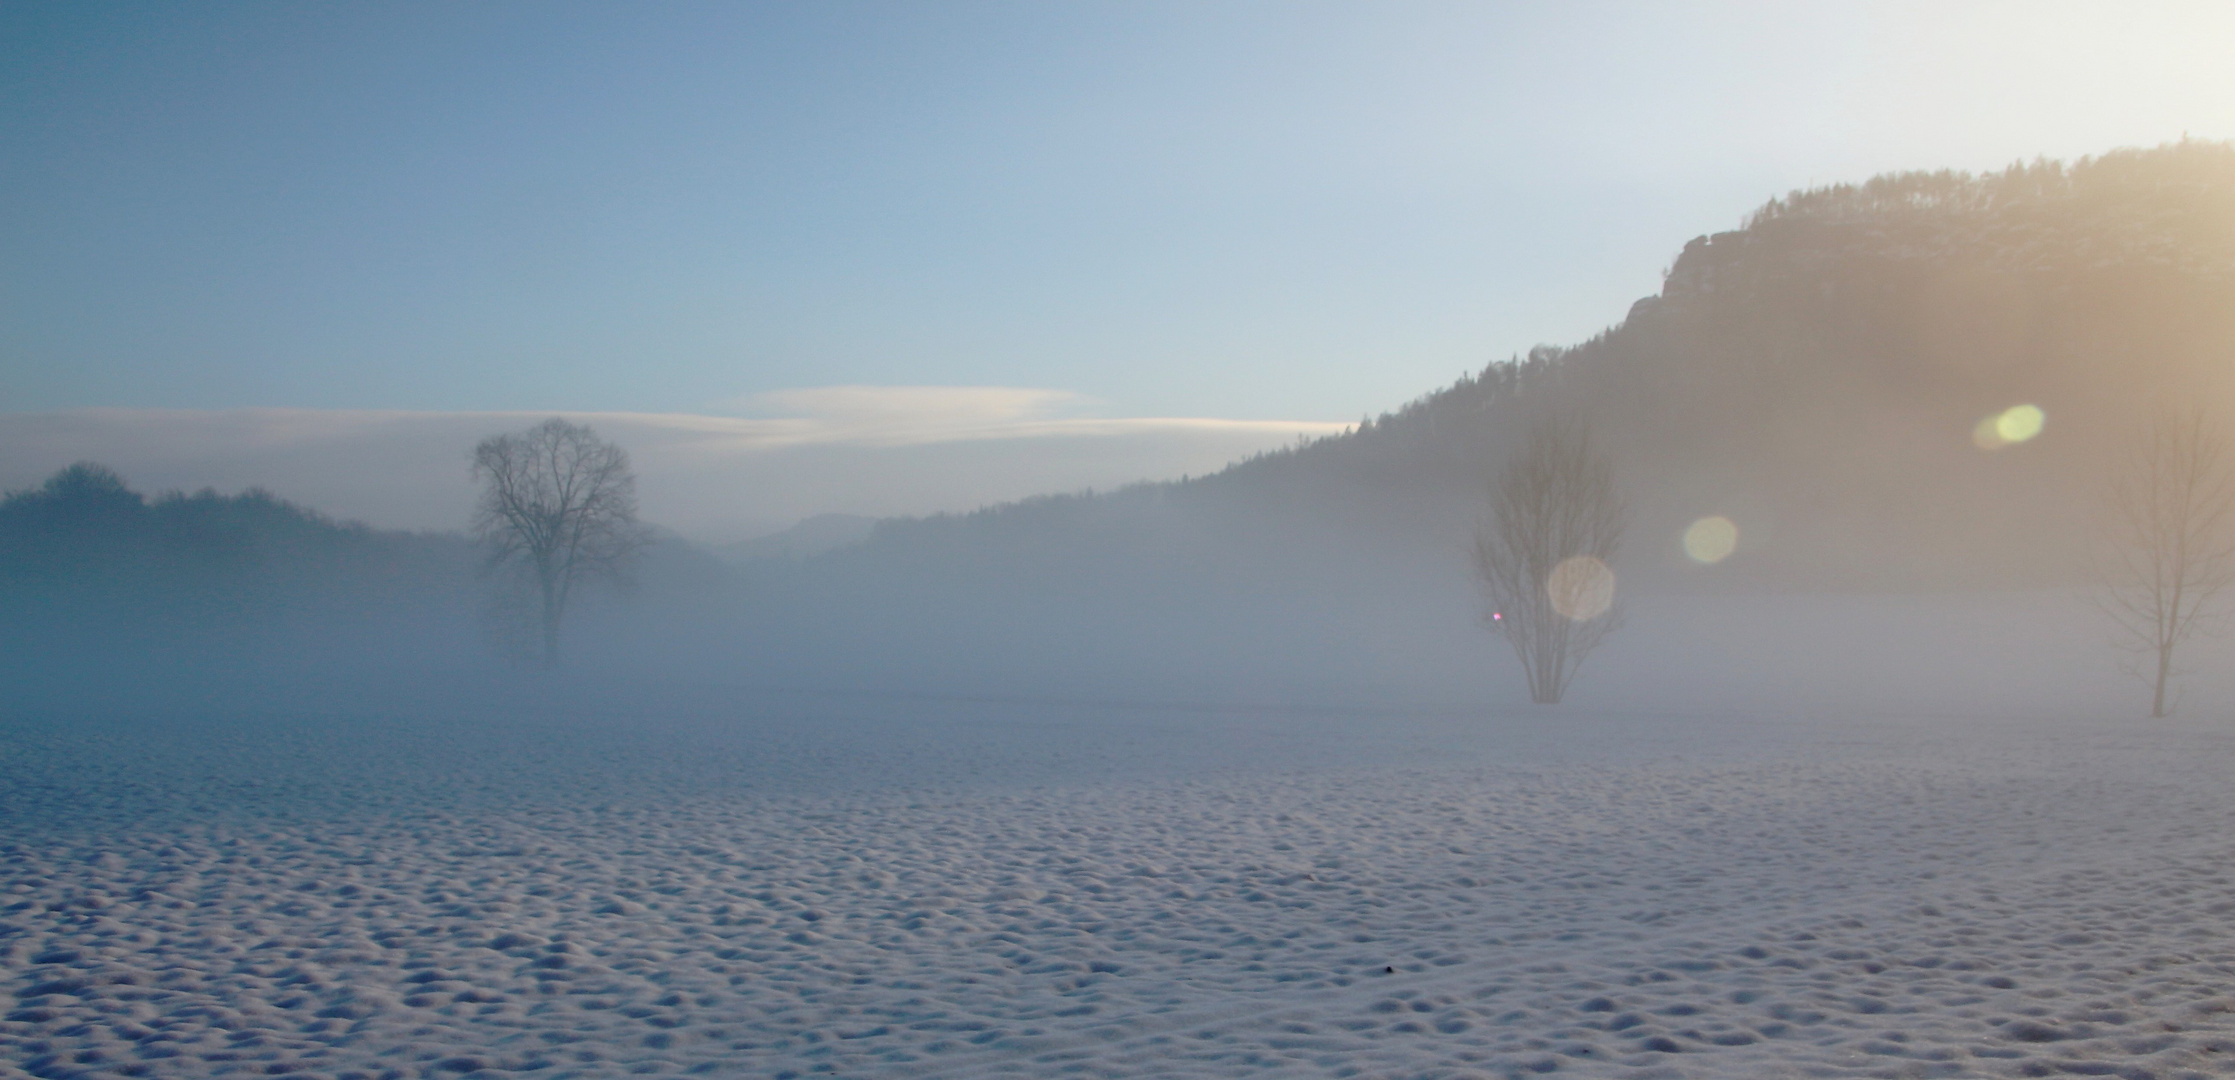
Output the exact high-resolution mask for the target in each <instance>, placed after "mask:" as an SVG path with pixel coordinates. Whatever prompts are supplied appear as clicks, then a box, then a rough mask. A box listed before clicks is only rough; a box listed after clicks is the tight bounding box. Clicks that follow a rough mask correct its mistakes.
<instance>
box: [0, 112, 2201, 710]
mask: <svg viewBox="0 0 2235 1080" xmlns="http://www.w3.org/2000/svg"><path fill="white" fill-rule="evenodd" d="M2231 357H2235V148H2230V147H2229V146H2226V145H2223V144H2215V143H2194V142H2186V143H2181V144H2177V145H2172V146H2167V147H2163V148H2160V149H2157V150H2153V151H2142V152H2120V153H2115V154H2111V155H2107V156H2105V157H2102V158H2098V159H2089V160H2083V161H2081V162H2079V163H2076V164H2073V165H2070V166H2064V165H2057V164H2054V163H2042V164H2036V165H2031V166H2023V167H2015V168H2013V169H2011V170H2009V171H2007V172H2004V173H2000V174H1994V175H1990V176H1986V177H1970V176H1963V175H1956V174H1947V173H1936V174H1902V175H1899V176H1890V177H1882V178H1879V179H1877V180H1873V181H1871V182H1869V183H1867V184H1864V185H1860V186H1839V187H1833V188H1826V189H1820V190H1816V191H1810V192H1801V193H1796V194H1794V195H1793V196H1791V197H1789V198H1786V199H1782V200H1777V201H1774V202H1772V203H1771V204H1769V205H1768V206H1766V207H1764V208H1763V209H1762V210H1761V211H1760V212H1758V213H1757V214H1755V215H1754V216H1753V217H1752V218H1751V219H1749V221H1748V223H1747V224H1746V227H1745V228H1743V229H1740V230H1737V231H1734V232H1729V233H1723V234H1718V235H1716V236H1714V237H1703V238H1701V239H1699V240H1695V241H1693V242H1692V243H1690V244H1689V245H1686V246H1685V247H1684V249H1683V251H1682V253H1681V254H1680V255H1679V256H1678V257H1677V259H1676V260H1675V262H1674V264H1673V265H1672V267H1671V269H1670V271H1669V273H1668V275H1667V280H1666V285H1665V287H1664V288H1663V290H1662V291H1661V293H1659V294H1658V295H1656V296H1654V297H1649V298H1647V299H1645V300H1641V301H1639V302H1638V303H1637V304H1636V305H1634V306H1633V307H1632V309H1631V310H1630V312H1629V314H1628V316H1627V318H1625V319H1624V320H1623V321H1622V322H1621V323H1620V324H1619V325H1617V326H1615V327H1614V328H1612V329H1610V330H1608V331H1607V332H1606V333H1604V334H1602V335H1600V336H1599V337H1597V338H1594V339H1593V340H1591V341H1589V342H1586V343H1584V344H1582V345H1579V346H1576V347H1574V348H1566V349H1556V348H1543V349H1539V350H1537V351H1535V352H1533V353H1532V354H1531V355H1530V356H1529V357H1527V358H1516V359H1515V360H1513V361H1509V362H1502V363H1496V364H1492V365H1490V366H1488V367H1487V368H1485V369H1484V370H1483V371H1482V372H1481V373H1480V374H1478V375H1476V376H1471V377H1468V378H1466V379H1462V380H1461V381H1459V382H1458V383H1455V384H1454V385H1452V386H1450V387H1447V388H1445V389H1443V390H1440V391H1437V392H1435V393H1433V394H1430V395H1428V396H1426V397H1423V398H1421V399H1419V400H1418V401H1416V402H1414V403H1412V404H1410V405H1408V406H1406V407H1405V408H1403V409H1401V410H1398V411H1396V412H1395V413H1392V414H1385V415H1383V416H1381V417H1378V418H1373V419H1369V420H1368V421H1367V422H1365V423H1363V424H1361V425H1360V426H1359V427H1357V428H1356V429H1354V430H1352V431H1350V432H1348V433H1346V434H1343V435H1339V436H1334V437H1330V438H1325V439H1321V440H1317V441H1314V442H1310V443H1307V444H1303V445H1300V446H1298V447H1297V448H1294V449H1291V450H1287V451H1281V452H1277V453H1272V454H1265V455H1260V456H1258V457H1256V458H1252V459H1250V460H1247V461H1243V462H1240V463H1237V464H1235V465H1234V466H1232V467H1230V468H1228V469H1226V470H1225V471H1223V472H1220V473H1217V474H1215V475H1212V476H1209V477H1203V478H1198V479H1192V480H1188V481H1182V482H1170V483H1152V484H1143V485H1138V486H1135V487H1131V488H1126V489H1123V490H1120V491H1116V492H1109V493H1102V494H1080V495H1059V496H1048V497H1042V498H1036V499H1028V500H1025V501H1023V502H1019V503H1011V504H1005V505H1001V506H997V507H991V508H987V509H985V510H981V511H977V512H974V513H969V514H959V515H948V516H939V517H932V518H924V519H906V520H889V521H884V522H879V523H877V524H876V525H875V526H874V527H873V528H871V529H868V530H867V537H866V539H857V538H858V537H859V535H860V533H861V531H862V530H860V529H858V528H853V527H852V525H853V523H849V529H848V532H847V535H845V536H841V537H836V538H835V539H833V538H821V539H815V538H807V539H814V540H815V542H813V543H807V542H806V540H802V541H801V544H799V545H796V546H795V545H792V544H790V543H789V542H788V541H771V542H768V543H763V544H759V545H743V546H741V547H739V549H738V550H737V551H733V552H730V553H728V554H729V555H730V556H731V558H730V559H729V560H727V561H725V560H724V559H722V558H717V557H716V556H715V555H714V554H712V553H709V552H706V551H703V550H700V549H696V548H693V547H691V546H690V545H688V544H685V543H683V542H681V541H680V540H676V539H672V538H669V539H665V540H661V541H660V542H658V543H656V544H654V545H652V546H651V547H650V548H648V549H647V550H645V551H644V552H643V553H642V556H641V558H640V559H638V560H637V562H636V564H635V565H634V566H633V568H632V570H631V572H630V573H629V574H627V575H626V579H625V580H622V581H617V582H609V583H603V584H600V585H599V586H597V587H596V588H592V589H589V590H588V591H586V592H584V593H583V594H582V595H581V596H580V597H578V598H577V599H576V601H575V602H574V604H573V605H572V608H571V610H570V611H569V613H568V616H567V619H566V622H565V627H564V633H563V638H562V641H563V645H562V659H563V663H562V665H561V666H560V667H558V668H557V669H555V670H539V669H533V668H520V667H516V666H512V665H510V664H508V663H507V662H506V661H505V660H504V659H502V658H501V656H500V654H499V651H498V650H496V649H494V648H492V647H491V644H490V643H491V641H492V640H493V639H494V636H496V635H497V634H498V633H499V632H500V631H501V630H502V629H503V628H502V627H501V626H498V625H495V623H496V622H498V621H501V619H502V618H503V615H502V613H501V611H500V610H498V608H497V607H495V606H493V605H492V603H491V601H490V597H491V595H492V589H493V587H494V586H493V581H492V577H491V575H490V574H489V573H488V572H487V570H486V568H485V566H484V554H485V553H484V552H482V551H480V550H478V549H477V548H476V547H475V545H474V544H473V543H471V542H469V541H468V540H467V539H466V538H464V536H463V535H460V534H406V533H396V532H384V531H380V530H375V529H370V528H366V527H363V526H359V525H351V524H341V523H336V522H333V521H330V520H328V519H326V518H323V517H321V516H320V515H318V514H316V513H315V512H313V511H310V510H305V509H302V508H298V507H295V506H292V505H290V504H287V503H285V502H284V501H282V500H280V499H278V498H276V497H273V496H270V495H266V494H263V493H251V494H249V495H245V496H220V495H216V494H214V493H203V494H200V495H166V496H158V497H154V498H150V497H149V496H146V495H144V494H141V493H136V492H133V491H131V490H129V489H128V487H126V486H125V484H124V482H123V480H122V479H121V478H118V477H115V476H114V475H113V474H109V473H106V472H104V471H102V470H98V469H80V470H73V471H71V472H68V473H65V474H62V475H59V476H57V477H56V478H55V479H54V480H53V481H51V482H49V483H48V484H47V485H46V486H45V487H43V488H40V489H35V490H31V491H25V492H19V493H17V494H15V495H13V496H10V497H9V500H8V502H7V503H6V505H5V506H4V507H0V581H4V582H5V585H6V592H5V594H4V597H0V606H4V610H5V618H4V623H0V625H4V629H0V633H4V634H5V635H6V643H5V644H6V649H5V659H4V660H0V663H4V664H5V665H6V666H7V679H8V682H9V683H10V685H11V686H12V687H13V688H14V690H13V693H14V695H15V696H16V697H17V699H18V700H25V701H28V700H33V699H59V700H69V699H82V698H84V697H85V696H86V695H93V696H101V695H110V696H116V695H127V696H129V695H143V696H148V697H150V698H151V699H160V698H163V697H164V696H166V695H180V694H185V695H192V694H209V693H213V692H218V693H224V694H280V693H283V692H284V693H297V692H303V693H308V692H311V691H313V690H315V689H316V688H319V687H342V688H354V689H344V690H335V691H334V692H336V693H363V694H371V695H375V696H377V695H378V694H380V693H384V692H388V691H389V690H392V689H394V688H395V687H398V686H410V687H412V688H413V689H414V691H415V692H429V690H430V688H435V687H443V686H455V687H473V688H476V689H474V690H473V692H474V693H481V692H485V691H490V690H491V688H497V689H499V690H501V689H502V688H506V687H513V688H523V689H522V692H547V691H548V688H549V687H552V686H575V687H582V686H588V685H592V684H598V685H605V686H610V687H613V688H617V691H625V692H626V693H631V694H642V695H658V694H661V693H663V692H679V691H677V688H681V687H690V688H692V691H691V692H693V693H697V692H700V691H702V690H706V689H708V688H715V689H718V688H723V687H730V688H736V689H737V690H738V691H740V692H744V691H748V690H750V691H755V692H758V691H767V690H784V691H800V692H813V693H847V694H860V693H870V694H886V695H934V696H937V695H947V696H964V697H988V698H999V697H1018V698H1032V699H1066V700H1095V701H1103V702H1144V703H1153V702H1228V703H1260V704H1279V705H1283V706H1290V707H1304V706H1310V707H1323V708H1331V709H1345V710H1367V711H1371V710H1375V709H1424V708H1432V709H1458V710H1468V709H1481V710H1493V709H1505V708H1509V707H1513V706H1516V705H1518V704H1519V703H1522V702H1525V701H1526V700H1527V696H1526V693H1525V692H1524V691H1523V690H1522V689H1521V686H1522V682H1521V677H1520V672H1519V671H1518V670H1517V665H1516V664H1515V663H1514V660H1513V657H1512V655H1511V652H1510V650H1509V649H1508V648H1507V647H1506V645H1505V643H1504V642H1502V641H1501V640H1499V639H1498V638H1497V637H1495V636H1493V635H1492V634H1490V633H1488V632H1486V631H1485V629H1484V628H1483V626H1482V619H1483V617H1484V615H1485V614H1486V613H1485V611H1484V610H1483V602H1482V600H1481V597H1480V595H1479V593H1478V590H1477V586H1476V582H1475V579H1474V577H1473V573H1472V570H1471V568H1470V564H1469V561H1468V550H1469V544H1470V541H1471V537H1472V535H1473V533H1474V530H1475V529H1476V528H1477V527H1478V525H1479V524H1480V523H1481V522H1482V520H1483V517H1484V514H1485V512H1486V508H1487V505H1488V503H1487V491H1488V485H1489V484H1490V482H1491V479H1492V478H1493V477H1494V476H1495V475H1496V474H1497V470H1498V469H1499V467H1500V465H1501V463H1502V462H1504V461H1505V460H1507V459H1509V458H1510V456H1511V455H1512V454H1513V453H1514V450H1515V447H1516V446H1517V445H1518V440H1520V439H1521V438H1523V437H1524V435H1525V433H1526V432H1527V431H1528V429H1529V427H1530V425H1531V423H1532V422H1534V421H1535V420H1538V419H1541V418H1544V417H1549V416H1567V417H1575V418H1580V419H1581V420H1582V421H1583V422H1585V423H1586V424H1587V425H1588V426H1589V428H1590V430H1591V431H1592V433H1593V436H1594V438H1595V439H1596V440H1597V441H1598V443H1599V444H1600V445H1602V446H1603V447H1604V448H1605V449H1606V450H1607V451H1608V453H1609V454H1610V455H1611V458H1612V460H1613V462H1614V464H1615V467H1616V470H1617V475H1618V478H1619V484H1620V487H1621V489H1622V491H1623V493H1624V497H1625V499H1626V501H1627V504H1628V509H1629V529H1628V532H1627V538H1626V541H1625V543H1624V546H1623V547H1622V549H1621V552H1620V555H1619V557H1618V558H1617V559H1616V560H1615V561H1614V567H1615V571H1616V574H1617V578H1618V583H1619V584H1618V596H1619V598H1620V600H1621V602H1622V606H1623V612H1624V623H1623V625H1622V626H1621V627H1620V629H1618V630H1617V631H1616V632H1615V633H1613V634H1612V636H1611V637H1609V638H1608V639H1607V643H1606V645H1605V646H1604V647H1603V648H1602V649H1601V650H1600V651H1598V652H1597V653H1596V654H1594V655H1591V656H1589V657H1588V658H1587V659H1586V660H1585V661H1584V663H1583V666H1582V668H1581V672H1580V675H1579V677H1578V679H1577V681H1576V683H1575V685H1574V694H1573V697H1572V701H1573V702H1574V703H1575V704H1576V706H1577V707H1578V708H1588V709H1600V710H1603V709H1641V710H1642V709H1656V710H1678V711H1682V710H1710V709H1731V708H1742V709H1754V708H1759V709H1783V710H1792V709H1810V708H1826V709H1841V710H1852V709H1866V710H1882V711H1913V712H1931V713H1946V714H1961V713H1979V712H1997V713H2010V712H2022V711H2028V710H2060V711H2073V710H2094V711H2098V712H2109V713H2112V714H2117V713H2120V712H2124V711H2132V710H2133V709H2134V708H2135V702H2136V701H2137V700H2138V695H2144V693H2145V691H2144V689H2143V688H2142V686H2141V684H2140V683H2137V682H2135V681H2133V680H2131V679H2129V678H2127V677H2126V676H2125V675H2124V674H2122V672H2121V664H2122V661H2125V660H2128V659H2131V658H2130V657H2128V656H2127V654H2124V653H2121V652H2120V651H2119V650H2118V649H2117V648H2116V647H2115V646H2114V644H2113V634H2112V632H2111V628H2110V627H2109V626H2108V625H2107V624H2106V622H2105V621H2104V619H2103V618H2102V616H2101V613H2100V612H2098V611H2096V610H2095V609H2094V608H2093V607H2092V606H2091V605H2090V602H2089V601H2090V597H2091V595H2093V592H2094V589H2095V587H2096V585H2097V581H2096V579H2095V578H2094V576H2092V572H2091V570H2090V566H2091V558H2092V557H2093V555H2094V553H2095V552H2096V551H2097V550H2098V549H2099V548H2100V545H2101V544H2102V542H2103V539H2104V533H2105V520H2104V514H2103V507H2104V493H2105V491H2106V489H2107V486H2108V485H2109V484H2110V482H2111V481H2112V480H2113V479H2115V478H2116V476H2117V473H2118V470H2119V468H2120V465H2119V463H2120V462H2121V461H2122V460H2123V459H2122V458H2121V454H2122V452H2123V448H2124V447H2126V446H2128V445H2130V444H2131V443H2132V442H2133V440H2134V439H2135V438H2136V437H2137V435H2138V433H2139V432H2140V431H2142V430H2143V429H2144V428H2146V426H2147V424H2148V423H2149V421H2150V418H2151V417H2152V416H2154V415H2158V414H2160V413H2162V412H2163V411H2164V410H2165V409H2166V408H2167V407H2168V406H2174V405H2177V406H2182V407H2203V408H2206V409H2218V408H2220V407H2223V406H2225V405H2227V404H2229V395H2230V391H2231V387H2230V384H2229V381H2228V378H2229V372H2230V371H2231V370H2235V368H2230V365H2229V362H2228V361H2229V359H2230V358H2231ZM2013 410H2019V411H2016V412H2013ZM2028 410H2030V411H2028ZM2004 417H2015V418H2017V421H2022V422H2004V423H2003V426H2002V427H2000V428H1998V427H1997V426H1996V424H1997V422H1998V419H2000V418H2004ZM1711 516H1712V517H1720V518H1723V519H1726V520H1727V521H1728V522H1729V523H1731V525H1733V526H1735V530H1736V531H1735V543H1732V544H1730V545H1728V550H1727V551H1723V550H1719V551H1718V553H1717V554H1718V558H1717V559H1716V561H1715V562H1713V563H1712V564H1709V563H1706V562H1703V561H1702V560H1701V559H1700V558H1699V557H1698V552H1697V550H1694V551H1692V552H1690V553H1687V549H1686V548H1685V546H1684V544H1683V542H1682V538H1683V536H1684V533H1685V531H1686V529H1687V527H1688V526H1690V525H1691V524H1692V523H1694V522H1696V521H1699V520H1701V519H1704V518H1708V517H1711ZM461 524H462V523H461ZM826 524H827V523H826ZM2229 659H2230V656H2229V655H2228V652H2227V649H2226V648H2225V646H2224V644H2221V643H2215V642H2212V641H2208V640H2203V639H2200V640H2199V641H2198V642H2197V643H2196V644H2195V645H2194V646H2192V647H2190V648H2189V649H2188V650H2187V652H2186V653H2184V655H2183V663H2182V665H2181V666H2182V667H2183V668H2184V669H2186V671H2187V673H2188V674H2187V678H2186V681H2185V683H2184V684H2183V685H2184V686H2185V687H2186V688H2187V691H2188V694H2189V697H2188V698H2187V699H2186V703H2187V708H2188V710H2189V712H2190V713H2191V714H2196V713H2201V712H2212V713H2213V714H2214V715H2217V712H2216V711H2215V710H2217V711H2224V708H2223V707H2222V706H2220V705H2219V704H2217V703H2221V702H2226V701H2229V700H2235V699H2231V698H2230V697H2229V695H2228V694H2227V693H2226V691H2227V689H2228V686H2227V685H2226V678H2225V676H2224V675H2222V674H2221V673H2223V672H2226V671H2228V670H2230V665H2229V664H2228V663H2227V661H2228V660H2229ZM213 688H214V689H213ZM288 688H293V689H288ZM460 692H465V691H463V690H461V691H460Z"/></svg>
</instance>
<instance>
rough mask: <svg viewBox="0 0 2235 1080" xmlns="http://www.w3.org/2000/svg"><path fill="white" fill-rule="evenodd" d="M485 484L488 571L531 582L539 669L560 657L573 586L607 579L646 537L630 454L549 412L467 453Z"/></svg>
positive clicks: (482, 519) (482, 518)
mask: <svg viewBox="0 0 2235 1080" xmlns="http://www.w3.org/2000/svg"><path fill="white" fill-rule="evenodd" d="M473 475H474V479H476V480H478V481H480V482H481V483H482V490H481V503H480V506H479V508H478V509H477V511H476V512H475V514H474V522H473V530H474V535H475V536H476V537H477V538H478V539H480V540H481V541H482V542H483V543H485V544H487V545H489V549H490V554H489V563H490V566H491V567H492V568H510V569H513V570H515V571H517V572H519V573H520V574H521V575H522V576H523V577H524V578H525V579H526V581H527V583H528V584H529V585H530V586H531V587H532V588H533V590H534V591H533V593H532V595H531V599H532V607H533V610H532V612H528V613H526V614H527V617H528V618H529V619H530V620H531V621H532V624H533V626H534V628H535V630H536V631H538V640H539V644H540V648H539V650H538V656H537V659H538V661H539V662H540V663H541V665H542V666H544V667H552V666H555V665H557V663H558V661H559V625H560V622H561V621H562V620H563V619H564V618H565V617H566V609H567V602H568V600H569V599H571V598H572V596H573V592H574V587H575V586H576V585H577V584H579V583H580V582H582V581H584V580H586V579H589V578H592V577H599V576H605V577H611V576H615V575H617V574H619V573H620V572H621V571H622V570H624V569H625V568H626V565H627V563H628V561H629V560H630V558H631V557H633V556H634V555H635V554H636V553H637V552H638V551H640V550H642V549H643V547H644V546H645V545H646V544H647V543H649V542H650V538H649V537H648V536H647V535H646V534H645V531H644V529H643V527H642V526H640V525H638V524H637V521H636V477H635V476H634V475H633V474H632V473H630V471H629V455H628V453H627V452H626V451H623V450H622V449H621V448H620V447H618V446H615V445H614V444H612V443H609V442H606V441H604V440H603V439H600V438H598V437H597V433H596V432H594V431H591V430H590V429H589V428H588V427H586V426H584V425H581V424H573V423H569V422H567V421H565V420H561V419H557V418H553V419H550V420H546V421H544V422H543V423H541V424H538V425H536V426H535V427H532V428H530V429H528V430H527V431H523V432H519V433H517V434H510V435H496V436H492V437H490V438H487V439H484V440H482V441H481V444H480V445H479V446H477V447H475V448H474V451H473Z"/></svg>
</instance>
